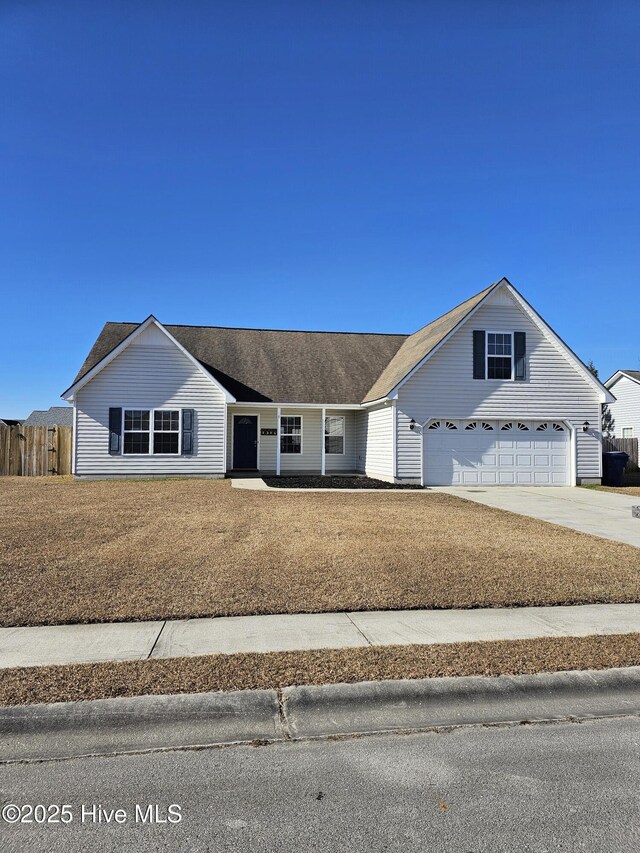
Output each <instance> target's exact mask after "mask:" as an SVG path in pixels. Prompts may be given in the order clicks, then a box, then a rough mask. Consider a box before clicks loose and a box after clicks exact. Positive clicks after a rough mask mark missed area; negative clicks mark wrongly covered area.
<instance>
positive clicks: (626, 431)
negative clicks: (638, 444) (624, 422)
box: [622, 427, 633, 438]
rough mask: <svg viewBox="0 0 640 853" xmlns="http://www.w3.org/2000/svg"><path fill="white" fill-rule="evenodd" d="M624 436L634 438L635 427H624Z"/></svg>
mask: <svg viewBox="0 0 640 853" xmlns="http://www.w3.org/2000/svg"><path fill="white" fill-rule="evenodd" d="M622 437H623V438H633V427H622Z"/></svg>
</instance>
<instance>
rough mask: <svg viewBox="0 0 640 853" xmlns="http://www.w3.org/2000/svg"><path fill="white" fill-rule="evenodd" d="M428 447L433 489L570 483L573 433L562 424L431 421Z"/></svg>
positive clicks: (427, 470)
mask: <svg viewBox="0 0 640 853" xmlns="http://www.w3.org/2000/svg"><path fill="white" fill-rule="evenodd" d="M446 424H449V426H448V427H447V426H446ZM451 425H455V426H456V428H455V429H452V428H451ZM424 442H425V446H424V461H425V482H426V483H427V484H428V485H479V484H482V485H487V486H489V485H566V484H567V482H568V476H569V472H570V461H569V460H570V457H569V452H570V433H569V431H568V430H567V429H566V427H564V426H563V425H561V424H558V423H553V422H539V421H525V420H524V419H522V420H517V421H511V422H506V423H505V422H500V421H473V422H470V421H460V420H457V421H456V420H451V419H450V420H448V421H446V422H445V421H438V422H432V424H430V425H429V426H428V428H427V429H426V430H425V436H424Z"/></svg>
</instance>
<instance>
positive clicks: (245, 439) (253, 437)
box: [233, 415, 258, 471]
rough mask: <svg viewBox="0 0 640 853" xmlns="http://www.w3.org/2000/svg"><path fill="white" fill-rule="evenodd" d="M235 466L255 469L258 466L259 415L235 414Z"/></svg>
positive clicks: (246, 469)
mask: <svg viewBox="0 0 640 853" xmlns="http://www.w3.org/2000/svg"><path fill="white" fill-rule="evenodd" d="M233 467H234V468H235V469H236V470H238V471H255V470H256V469H257V467H258V416H257V415H234V416H233Z"/></svg>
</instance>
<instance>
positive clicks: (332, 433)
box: [324, 415, 344, 456]
mask: <svg viewBox="0 0 640 853" xmlns="http://www.w3.org/2000/svg"><path fill="white" fill-rule="evenodd" d="M324 452H325V453H331V454H336V455H338V456H343V455H344V418H343V417H342V416H341V415H328V416H327V417H326V418H325V419H324Z"/></svg>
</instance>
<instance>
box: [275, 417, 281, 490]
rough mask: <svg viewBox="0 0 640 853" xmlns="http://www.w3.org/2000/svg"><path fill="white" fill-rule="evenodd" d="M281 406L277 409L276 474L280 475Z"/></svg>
mask: <svg viewBox="0 0 640 853" xmlns="http://www.w3.org/2000/svg"><path fill="white" fill-rule="evenodd" d="M281 411H282V409H281V408H280V406H278V408H277V409H276V475H277V476H278V477H279V476H280V412H281Z"/></svg>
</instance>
